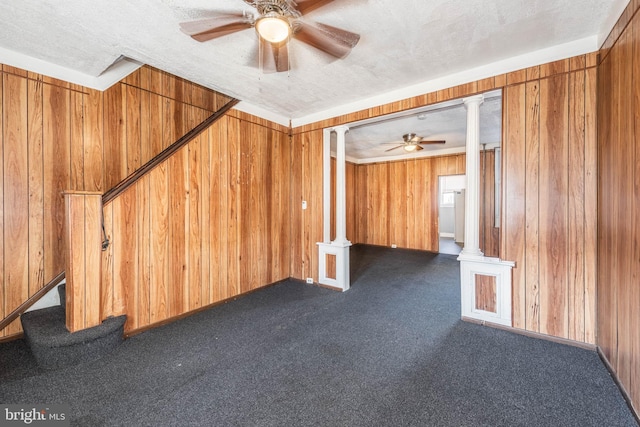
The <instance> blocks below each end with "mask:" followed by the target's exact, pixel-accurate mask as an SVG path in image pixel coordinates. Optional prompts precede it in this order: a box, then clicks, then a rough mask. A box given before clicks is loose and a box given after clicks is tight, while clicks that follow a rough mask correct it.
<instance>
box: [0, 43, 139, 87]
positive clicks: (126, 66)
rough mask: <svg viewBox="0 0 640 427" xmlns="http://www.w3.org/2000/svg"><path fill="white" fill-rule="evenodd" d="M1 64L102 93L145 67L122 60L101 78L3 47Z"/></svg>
mask: <svg viewBox="0 0 640 427" xmlns="http://www.w3.org/2000/svg"><path fill="white" fill-rule="evenodd" d="M0 63H2V64H6V65H10V66H12V67H17V68H21V69H23V70H28V71H31V72H34V73H38V74H42V75H45V76H48V77H53V78H55V79H60V80H64V81H66V82H69V83H73V84H77V85H80V86H84V87H88V88H91V89H97V90H100V91H104V90H107V89H109V88H110V87H111V86H113V85H114V84H116V83H118V82H119V81H120V80H122V79H124V78H125V77H127V76H128V75H129V74H131V73H133V72H134V71H136V70H137V69H138V68H140V67H142V65H143V64H142V63H140V62H138V61H134V60H133V59H129V58H122V59H120V60H119V61H116V62H115V63H114V64H113V65H111V66H110V67H109V68H107V69H106V70H105V71H104V72H102V74H100V75H99V76H92V75H89V74H85V73H81V72H79V71H76V70H72V69H70V68H66V67H63V66H61V65H57V64H53V63H51V62H47V61H43V60H41V59H36V58H33V57H31V56H27V55H24V54H22V53H18V52H14V51H12V50H9V49H5V48H2V47H0Z"/></svg>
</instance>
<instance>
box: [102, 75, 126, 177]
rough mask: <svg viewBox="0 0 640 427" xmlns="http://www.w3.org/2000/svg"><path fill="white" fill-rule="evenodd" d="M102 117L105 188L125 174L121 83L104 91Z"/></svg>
mask: <svg viewBox="0 0 640 427" xmlns="http://www.w3.org/2000/svg"><path fill="white" fill-rule="evenodd" d="M124 90H126V88H124ZM104 118H105V120H104V140H105V144H104V182H105V187H106V188H112V187H113V186H115V185H116V184H117V183H118V182H120V181H121V180H122V179H123V178H125V177H126V176H127V161H126V158H127V156H126V96H125V94H124V93H123V85H120V84H116V85H113V86H111V87H110V88H109V89H107V90H106V91H105V92H104Z"/></svg>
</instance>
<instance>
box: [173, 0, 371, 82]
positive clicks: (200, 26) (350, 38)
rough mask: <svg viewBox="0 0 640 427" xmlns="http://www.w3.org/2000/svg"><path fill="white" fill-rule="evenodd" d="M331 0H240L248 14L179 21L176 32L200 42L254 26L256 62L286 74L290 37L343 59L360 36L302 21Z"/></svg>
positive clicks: (219, 14) (269, 69) (221, 15)
mask: <svg viewBox="0 0 640 427" xmlns="http://www.w3.org/2000/svg"><path fill="white" fill-rule="evenodd" d="M332 1H333V0H295V1H294V0H244V2H245V3H247V4H249V5H250V6H253V7H255V8H256V10H257V14H253V13H251V12H238V13H228V12H225V13H217V14H216V15H214V16H213V17H211V18H206V19H200V20H197V21H190V22H182V23H181V24H180V29H181V30H182V32H184V33H185V34H188V35H190V36H191V37H192V38H193V39H195V40H197V41H199V42H204V41H207V40H211V39H214V38H217V37H221V36H225V35H227V34H231V33H234V32H237V31H241V30H245V29H248V28H251V27H255V29H256V32H257V33H258V39H259V52H260V54H259V63H260V68H261V69H262V71H263V72H265V73H269V72H281V71H289V69H290V65H289V46H288V42H289V39H290V38H295V39H297V40H300V41H301V42H304V43H306V44H309V45H311V46H313V47H315V48H317V49H320V50H321V51H323V52H326V53H328V54H329V55H331V56H333V57H335V58H340V59H342V58H345V57H346V56H347V55H348V54H349V52H351V49H353V47H354V46H355V45H356V44H357V43H358V41H359V40H360V35H358V34H355V33H352V32H350V31H346V30H343V29H340V28H336V27H332V26H330V25H326V24H321V23H318V22H315V23H309V22H304V21H303V20H302V19H301V18H302V15H303V14H304V13H307V12H310V11H312V10H314V9H317V8H319V7H320V6H324V5H326V4H328V3H331V2H332Z"/></svg>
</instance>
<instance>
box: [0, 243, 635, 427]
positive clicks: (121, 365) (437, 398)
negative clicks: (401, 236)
mask: <svg viewBox="0 0 640 427" xmlns="http://www.w3.org/2000/svg"><path fill="white" fill-rule="evenodd" d="M352 274H353V279H352V288H351V290H350V291H348V292H345V293H338V292H335V291H330V290H327V289H323V288H319V287H315V286H311V285H306V284H303V283H300V282H296V281H285V282H282V283H279V284H277V285H275V286H272V287H270V288H267V289H263V290H260V291H258V292H255V293H253V294H251V295H248V296H245V297H241V298H239V299H237V300H236V301H233V302H230V303H227V304H224V305H221V306H219V307H216V308H213V309H211V310H208V311H206V312H202V313H199V314H196V315H194V316H191V317H189V318H187V319H184V320H181V321H179V322H176V323H173V324H170V325H167V326H165V327H162V328H158V329H154V330H151V331H149V332H146V333H143V334H140V335H137V336H135V337H133V338H130V339H128V340H126V341H125V342H124V343H123V344H122V345H121V346H120V347H119V348H118V349H116V350H115V351H114V352H113V353H112V354H110V355H108V356H105V357H104V358H102V359H100V360H98V361H95V362H89V363H86V364H83V365H80V366H78V367H75V368H65V369H62V370H59V371H42V370H39V369H38V368H37V367H35V365H34V363H33V360H32V359H31V358H30V357H29V356H28V355H25V352H24V347H23V346H22V344H21V343H20V342H19V341H18V342H14V343H8V344H4V345H0V357H1V358H2V359H1V361H2V366H3V367H2V368H0V401H1V402H3V403H45V402H46V403H67V404H70V405H71V416H72V417H73V419H72V425H86V426H100V425H122V426H187V425H194V426H195V425H202V426H214V425H215V426H580V427H584V426H635V425H636V423H635V421H634V418H633V416H632V414H631V412H630V411H629V409H628V407H627V406H626V404H625V402H624V400H623V398H622V396H621V394H620V392H619V390H618V389H617V388H616V386H615V384H614V381H613V380H612V378H611V377H610V375H609V373H608V372H607V370H606V368H605V367H604V366H603V365H602V363H601V361H600V360H599V358H598V356H597V354H596V353H595V352H591V351H587V350H583V349H579V348H575V347H569V346H564V345H560V344H556V343H551V342H548V341H542V340H537V339H533V338H528V337H524V336H521V335H517V334H513V333H509V332H506V331H502V330H496V329H492V328H488V327H482V326H478V325H474V324H469V323H464V322H461V321H460V320H459V316H460V291H459V284H458V283H459V282H458V281H459V266H458V263H457V261H456V260H455V257H454V256H449V255H434V254H428V253H422V252H415V251H404V250H398V249H393V250H391V249H384V248H375V247H356V248H354V250H353V251H352ZM22 360H24V362H22ZM8 364H11V365H12V366H13V367H11V368H8V367H7V365H8ZM28 368H31V369H33V370H29V369H28Z"/></svg>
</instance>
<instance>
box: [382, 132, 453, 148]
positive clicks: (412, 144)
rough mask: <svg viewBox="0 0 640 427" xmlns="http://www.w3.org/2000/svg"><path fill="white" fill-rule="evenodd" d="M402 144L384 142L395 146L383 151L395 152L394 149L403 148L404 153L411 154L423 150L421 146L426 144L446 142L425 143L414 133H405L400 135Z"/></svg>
mask: <svg viewBox="0 0 640 427" xmlns="http://www.w3.org/2000/svg"><path fill="white" fill-rule="evenodd" d="M402 141H403V142H400V141H398V142H385V144H397V145H396V146H395V147H391V148H389V149H388V150H384V151H385V152H387V151H391V150H395V149H396V148H400V147H402V148H404V151H407V152H413V151H420V150H422V149H423V148H422V147H421V145H423V144H424V145H426V144H444V143H446V141H442V140H434V141H425V140H424V137H422V136H418V135H416V134H415V133H405V134H404V135H402Z"/></svg>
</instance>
